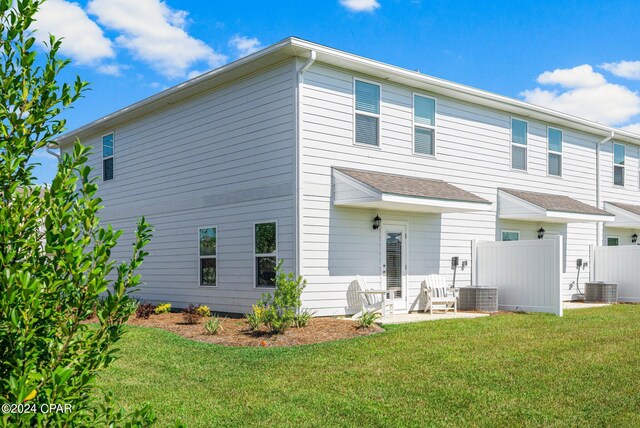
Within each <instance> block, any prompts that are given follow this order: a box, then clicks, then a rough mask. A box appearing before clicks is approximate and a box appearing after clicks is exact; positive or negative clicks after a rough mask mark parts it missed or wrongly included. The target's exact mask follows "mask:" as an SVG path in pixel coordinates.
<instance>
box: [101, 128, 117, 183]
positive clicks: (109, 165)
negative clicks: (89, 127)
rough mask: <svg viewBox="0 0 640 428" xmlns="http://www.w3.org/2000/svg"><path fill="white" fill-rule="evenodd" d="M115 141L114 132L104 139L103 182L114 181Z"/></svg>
mask: <svg viewBox="0 0 640 428" xmlns="http://www.w3.org/2000/svg"><path fill="white" fill-rule="evenodd" d="M114 153H115V141H114V138H113V132H112V133H111V134H107V135H104V136H103V137H102V181H109V180H113V157H114Z"/></svg>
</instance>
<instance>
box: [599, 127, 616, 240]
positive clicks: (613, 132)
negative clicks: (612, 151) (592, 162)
mask: <svg viewBox="0 0 640 428" xmlns="http://www.w3.org/2000/svg"><path fill="white" fill-rule="evenodd" d="M615 134H616V133H615V131H611V133H610V134H609V136H607V137H605V138H604V139H603V140H601V141H598V142H597V143H596V207H597V208H599V209H603V207H602V206H601V205H602V201H601V200H600V186H601V180H600V147H601V146H602V145H603V144H604V143H606V142H608V141H611V139H613V137H614V136H615ZM603 228H604V223H603V222H601V221H599V222H598V223H597V224H596V245H597V246H598V247H599V246H601V245H602V232H603V230H602V229H603Z"/></svg>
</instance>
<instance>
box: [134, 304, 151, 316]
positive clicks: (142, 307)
mask: <svg viewBox="0 0 640 428" xmlns="http://www.w3.org/2000/svg"><path fill="white" fill-rule="evenodd" d="M155 309H156V307H155V306H153V305H152V304H151V303H142V304H139V305H138V307H137V308H136V318H144V319H148V318H149V317H150V316H151V314H153V313H154V311H155Z"/></svg>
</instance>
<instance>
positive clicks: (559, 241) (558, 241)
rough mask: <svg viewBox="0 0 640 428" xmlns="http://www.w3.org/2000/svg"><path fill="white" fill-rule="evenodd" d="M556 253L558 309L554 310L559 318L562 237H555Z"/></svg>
mask: <svg viewBox="0 0 640 428" xmlns="http://www.w3.org/2000/svg"><path fill="white" fill-rule="evenodd" d="M556 251H557V255H558V256H557V257H558V258H557V260H558V264H557V267H558V287H557V291H558V300H557V301H556V303H557V305H558V309H557V310H556V315H558V316H559V317H561V316H562V266H563V257H562V256H563V254H562V235H558V236H556Z"/></svg>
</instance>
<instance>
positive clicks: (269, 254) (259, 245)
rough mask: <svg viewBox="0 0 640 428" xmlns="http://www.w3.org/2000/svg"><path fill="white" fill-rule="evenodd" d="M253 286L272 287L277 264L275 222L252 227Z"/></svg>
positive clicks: (257, 224)
mask: <svg viewBox="0 0 640 428" xmlns="http://www.w3.org/2000/svg"><path fill="white" fill-rule="evenodd" d="M253 241H254V260H255V263H254V265H255V280H256V282H255V285H256V287H273V286H274V285H275V274H276V265H277V264H278V224H277V223H276V222H275V221H271V222H266V223H256V224H255V225H254V226H253Z"/></svg>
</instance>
